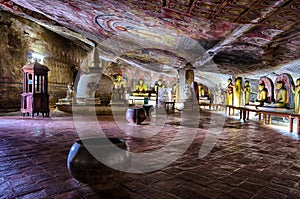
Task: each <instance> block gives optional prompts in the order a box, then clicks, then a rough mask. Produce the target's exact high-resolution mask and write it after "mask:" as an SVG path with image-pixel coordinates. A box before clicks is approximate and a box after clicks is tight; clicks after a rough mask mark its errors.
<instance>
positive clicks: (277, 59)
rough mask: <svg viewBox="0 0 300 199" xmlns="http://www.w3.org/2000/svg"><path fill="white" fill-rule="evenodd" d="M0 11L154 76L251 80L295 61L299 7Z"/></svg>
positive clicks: (243, 4) (246, 2)
mask: <svg viewBox="0 0 300 199" xmlns="http://www.w3.org/2000/svg"><path fill="white" fill-rule="evenodd" d="M0 8H1V9H2V10H6V11H10V12H13V13H15V14H17V15H19V16H22V17H25V18H28V19H31V20H33V21H35V22H37V23H39V24H42V25H44V26H46V27H48V28H49V29H51V30H53V31H55V32H58V33H59V34H62V35H64V36H68V37H73V38H76V39H79V40H81V41H83V42H85V43H87V44H90V45H94V44H95V43H96V44H97V46H98V48H99V50H100V52H101V53H100V54H101V55H102V57H103V58H105V59H108V60H116V59H117V58H118V59H119V60H123V61H124V62H127V63H130V64H132V65H137V66H140V67H144V68H148V69H151V70H154V71H158V72H165V71H168V70H170V69H171V68H175V69H177V68H180V67H183V66H184V64H185V63H186V62H191V63H192V64H193V65H194V66H195V67H196V68H197V70H199V71H204V72H214V73H222V74H234V75H236V74H252V75H255V74H258V73H262V72H266V71H270V70H271V71H272V70H274V69H277V68H278V67H279V66H283V65H285V64H288V63H290V62H292V61H297V62H298V61H299V57H300V53H299V52H300V44H299V42H300V33H299V26H300V25H299V24H300V23H299V16H300V0H151V1H148V0H135V1H133V0H118V1H113V0H102V1H101V0H99V1H95V0H84V1H82V0H72V1H67V0H51V1H48V0H0Z"/></svg>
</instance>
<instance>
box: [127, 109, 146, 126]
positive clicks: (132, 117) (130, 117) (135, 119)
mask: <svg viewBox="0 0 300 199" xmlns="http://www.w3.org/2000/svg"><path fill="white" fill-rule="evenodd" d="M126 119H127V121H128V122H129V123H132V124H141V123H142V122H143V121H144V120H145V119H146V114H145V109H143V108H137V107H135V108H128V109H127V111H126Z"/></svg>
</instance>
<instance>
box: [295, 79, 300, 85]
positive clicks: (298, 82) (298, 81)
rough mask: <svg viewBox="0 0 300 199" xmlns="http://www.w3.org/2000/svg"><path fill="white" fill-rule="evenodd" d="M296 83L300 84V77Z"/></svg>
mask: <svg viewBox="0 0 300 199" xmlns="http://www.w3.org/2000/svg"><path fill="white" fill-rule="evenodd" d="M296 85H297V86H300V78H298V79H297V80H296Z"/></svg>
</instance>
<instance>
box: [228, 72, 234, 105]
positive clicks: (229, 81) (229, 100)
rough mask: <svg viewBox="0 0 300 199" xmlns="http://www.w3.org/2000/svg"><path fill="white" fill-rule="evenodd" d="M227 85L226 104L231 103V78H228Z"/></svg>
mask: <svg viewBox="0 0 300 199" xmlns="http://www.w3.org/2000/svg"><path fill="white" fill-rule="evenodd" d="M227 82H228V85H227V87H226V105H233V104H232V103H233V84H232V79H231V78H229V79H228V81H227Z"/></svg>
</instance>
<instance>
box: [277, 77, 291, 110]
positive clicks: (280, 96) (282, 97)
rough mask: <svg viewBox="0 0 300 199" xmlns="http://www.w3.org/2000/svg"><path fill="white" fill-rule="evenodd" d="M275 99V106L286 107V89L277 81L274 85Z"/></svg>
mask: <svg viewBox="0 0 300 199" xmlns="http://www.w3.org/2000/svg"><path fill="white" fill-rule="evenodd" d="M276 88H277V89H276V91H275V93H276V99H275V103H274V105H275V106H278V107H285V106H287V105H288V99H287V89H286V88H284V87H283V82H282V81H278V82H277V83H276Z"/></svg>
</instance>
